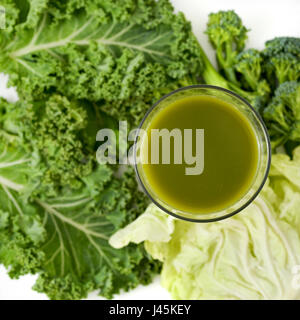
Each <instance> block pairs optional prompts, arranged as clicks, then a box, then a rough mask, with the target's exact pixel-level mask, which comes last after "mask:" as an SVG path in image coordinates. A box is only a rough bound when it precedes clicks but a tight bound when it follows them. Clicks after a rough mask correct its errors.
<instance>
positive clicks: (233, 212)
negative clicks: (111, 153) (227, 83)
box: [134, 84, 272, 223]
mask: <svg viewBox="0 0 300 320" xmlns="http://www.w3.org/2000/svg"><path fill="white" fill-rule="evenodd" d="M194 88H200V89H214V90H217V91H218V90H219V91H223V92H225V93H227V94H229V95H233V96H234V97H236V98H237V99H238V100H240V101H242V102H243V103H244V104H245V105H247V107H249V108H250V110H251V111H252V112H253V113H254V115H255V116H256V117H257V119H258V120H259V123H260V125H261V126H262V129H263V133H264V136H265V138H266V145H267V156H268V159H267V166H266V169H265V173H264V177H263V179H262V182H261V183H260V185H259V187H258V188H257V190H256V191H255V192H254V194H253V195H252V196H251V197H250V198H249V199H248V200H247V201H246V202H245V203H244V204H243V205H242V206H240V207H239V208H238V209H235V210H233V211H232V212H230V213H228V214H224V215H222V216H220V217H215V218H203V219H198V218H197V219H196V218H189V217H185V216H182V215H179V214H176V213H174V212H172V211H170V210H168V209H167V208H165V207H164V206H163V205H161V204H160V203H159V202H158V201H156V200H155V199H154V198H153V196H152V195H151V194H150V192H149V191H148V190H147V187H146V186H145V184H144V182H143V180H142V178H141V176H140V173H139V170H138V165H137V159H136V156H137V152H136V145H137V141H138V138H139V133H140V130H141V129H142V126H143V124H144V123H145V121H146V119H147V118H148V116H149V115H150V114H151V113H152V111H153V110H154V109H155V108H156V107H157V106H158V105H159V104H160V103H161V102H162V101H164V100H165V99H166V98H168V97H169V96H171V95H173V94H175V93H177V92H180V91H185V90H189V89H194ZM271 155H272V151H271V142H270V137H269V133H268V130H267V127H266V125H265V123H264V121H263V119H262V117H261V115H260V114H259V113H258V112H257V111H256V110H255V109H254V108H253V107H252V106H251V104H250V103H249V102H248V101H247V100H246V99H244V98H243V97H241V96H240V95H238V94H237V93H235V92H233V91H231V90H228V89H226V88H222V87H218V86H214V85H209V84H194V85H190V86H185V87H181V88H178V89H176V90H173V91H171V92H169V93H167V94H165V95H164V96H162V97H161V98H160V99H159V100H158V101H156V102H155V103H154V104H153V105H152V106H151V107H150V108H149V109H148V110H147V112H146V114H145V115H144V117H143V119H142V120H141V122H140V124H139V126H138V129H137V132H136V137H135V139H134V170H135V173H136V176H137V179H138V182H139V184H140V185H141V187H142V189H143V191H144V192H145V194H146V195H147V196H148V197H149V198H150V200H151V201H152V202H153V203H154V204H155V205H156V206H157V207H158V208H160V209H161V210H162V211H164V212H166V213H167V214H169V215H171V216H173V217H174V218H178V219H181V220H185V221H188V222H197V223H208V222H216V221H220V220H224V219H227V218H230V217H232V216H234V215H236V214H237V213H239V212H241V211H242V210H244V209H245V208H246V207H248V206H249V205H250V204H251V203H252V202H253V201H254V200H255V198H256V197H257V196H258V195H259V193H260V192H261V190H262V188H263V187H264V185H265V183H266V181H267V178H268V175H269V171H270V166H271ZM212 213H213V212H212ZM203 216H205V214H203Z"/></svg>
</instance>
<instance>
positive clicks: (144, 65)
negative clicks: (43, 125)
mask: <svg viewBox="0 0 300 320" xmlns="http://www.w3.org/2000/svg"><path fill="white" fill-rule="evenodd" d="M35 2H36V1H34V2H33V1H32V3H31V1H29V2H28V3H29V4H30V7H34V8H35V11H34V14H35V15H34V18H33V15H32V12H31V10H29V11H28V14H27V15H24V7H23V4H21V3H20V2H19V1H11V0H5V1H4V4H3V6H4V7H6V5H8V4H9V5H10V7H11V9H10V10H11V11H12V12H13V13H14V14H15V15H16V16H18V17H19V19H16V20H15V21H14V24H13V25H12V27H11V28H8V29H5V30H2V31H1V32H0V39H1V40H0V48H1V53H0V65H1V71H3V72H6V73H9V74H10V84H11V85H15V86H16V87H17V88H18V93H19V95H20V97H21V98H27V99H29V98H31V97H33V98H34V99H41V98H42V97H44V96H45V94H47V93H49V92H53V91H54V90H55V91H57V92H59V93H61V94H63V95H66V96H68V97H71V98H72V99H88V100H90V101H99V102H101V104H102V105H103V107H102V110H105V111H106V112H108V113H110V114H112V115H113V116H117V117H118V118H124V119H127V120H132V121H133V122H135V124H137V123H138V121H140V119H141V117H142V115H143V113H144V112H145V111H146V108H147V107H148V104H147V103H143V101H146V102H148V101H149V102H150V103H152V102H154V101H155V98H156V97H157V96H158V95H159V92H160V88H165V87H168V86H170V85H171V86H173V85H174V84H176V83H177V82H178V81H180V80H182V79H186V77H189V75H190V74H197V73H199V72H200V70H201V66H202V65H201V59H200V58H199V50H198V43H197V40H196V38H195V37H194V35H193V34H192V32H191V27H190V24H189V23H188V22H187V21H186V20H185V18H184V16H183V15H182V14H181V13H179V14H178V15H174V14H173V8H172V7H171V5H170V4H169V2H168V1H165V0H162V1H158V2H156V1H154V0H140V1H129V0H128V1H127V0H122V1H119V2H118V3H119V4H118V7H116V5H115V4H114V3H113V1H93V3H92V4H90V2H89V3H88V4H87V3H86V2H85V1H79V0H72V1H66V3H64V4H58V1H49V0H48V1H46V0H43V1H41V2H40V1H39V4H40V5H39V6H38V5H36V4H35ZM57 7H58V8H57ZM46 8H47V9H46ZM21 15H22V19H21ZM57 30H59V32H58V31H57ZM178 86H180V84H178V85H177V86H176V87H178Z"/></svg>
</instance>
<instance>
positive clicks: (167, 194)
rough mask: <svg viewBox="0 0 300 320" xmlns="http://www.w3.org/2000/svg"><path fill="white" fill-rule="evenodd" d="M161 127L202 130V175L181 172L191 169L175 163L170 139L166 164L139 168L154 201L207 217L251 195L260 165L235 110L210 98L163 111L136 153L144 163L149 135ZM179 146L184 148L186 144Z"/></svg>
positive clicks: (248, 130) (254, 145)
mask: <svg viewBox="0 0 300 320" xmlns="http://www.w3.org/2000/svg"><path fill="white" fill-rule="evenodd" d="M163 128H166V129H168V130H172V129H174V128H179V129H181V130H182V132H183V130H184V129H193V133H194V132H195V131H196V129H204V170H203V172H202V173H201V174H200V175H186V174H185V173H186V171H185V169H186V168H187V167H193V165H188V164H186V163H185V162H184V160H183V162H182V164H174V161H173V159H174V152H176V151H178V149H177V150H175V151H174V146H173V145H174V144H173V143H172V142H173V140H172V139H171V144H170V145H171V152H170V159H171V163H170V164H161V161H160V162H159V164H150V163H149V164H145V163H142V164H140V167H139V171H140V173H141V175H142V177H143V178H142V179H143V181H144V183H145V185H146V188H147V189H150V190H151V193H152V194H154V195H155V197H157V198H159V199H160V200H161V201H163V202H164V203H166V204H168V205H169V206H170V207H172V208H173V209H176V210H179V211H184V212H188V213H197V214H199V213H203V214H205V213H211V212H216V211H221V210H223V209H226V208H227V207H229V206H230V205H232V204H234V203H236V202H237V201H238V200H240V199H241V198H242V197H243V196H244V195H245V193H246V192H247V191H248V190H249V188H250V186H251V184H252V183H253V180H254V177H255V175H256V170H257V165H258V140H257V137H256V134H255V132H254V129H253V128H252V125H251V123H249V120H248V119H247V118H246V117H245V116H244V115H243V114H242V113H241V112H240V111H238V110H237V109H236V108H235V107H234V106H232V105H231V104H229V103H227V102H224V101H222V100H220V99H218V98H214V97H211V96H191V97H187V98H182V99H180V100H177V101H175V102H172V103H171V104H169V105H167V106H166V107H164V108H162V110H160V111H158V112H157V114H155V115H154V116H153V118H152V120H151V122H150V123H149V125H148V127H147V128H146V133H147V137H148V145H147V144H146V143H142V144H141V149H140V152H141V153H140V154H141V159H142V161H143V162H144V160H145V158H146V154H147V152H148V157H147V159H148V160H149V161H150V159H151V130H152V129H163ZM195 136H196V134H193V150H195V149H196V139H195ZM182 143H183V148H184V139H182ZM160 155H161V146H160ZM143 157H144V158H143ZM182 158H183V159H184V156H182ZM155 197H154V198H155Z"/></svg>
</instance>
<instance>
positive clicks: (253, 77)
mask: <svg viewBox="0 0 300 320" xmlns="http://www.w3.org/2000/svg"><path fill="white" fill-rule="evenodd" d="M262 63H263V57H262V56H261V54H260V52H259V51H258V50H255V49H248V50H245V51H242V52H241V53H239V54H238V55H237V57H236V62H235V65H234V68H235V70H236V71H237V72H238V73H239V74H240V75H241V77H240V79H241V82H242V83H243V86H244V87H245V88H247V89H250V90H252V91H255V90H256V88H257V84H258V82H259V81H260V77H261V72H262Z"/></svg>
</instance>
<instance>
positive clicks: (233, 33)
mask: <svg viewBox="0 0 300 320" xmlns="http://www.w3.org/2000/svg"><path fill="white" fill-rule="evenodd" d="M247 32H248V30H247V29H246V28H245V27H244V25H243V23H242V20H241V18H240V17H239V16H238V15H237V14H236V13H235V12H234V11H232V10H230V11H219V12H217V13H211V14H210V15H209V20H208V23H207V30H206V33H207V34H208V37H209V40H210V42H211V43H212V45H213V47H214V48H215V49H216V55H217V61H218V65H219V68H220V71H221V72H222V73H223V74H224V75H225V76H226V78H227V79H228V80H229V81H231V82H232V83H234V84H238V81H237V79H236V75H235V72H234V70H233V63H234V61H235V58H236V56H237V55H238V53H239V52H241V51H242V50H243V49H244V46H245V41H246V39H247Z"/></svg>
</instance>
